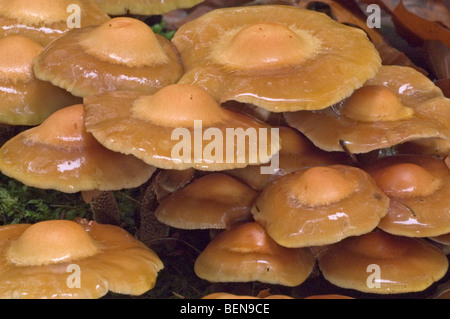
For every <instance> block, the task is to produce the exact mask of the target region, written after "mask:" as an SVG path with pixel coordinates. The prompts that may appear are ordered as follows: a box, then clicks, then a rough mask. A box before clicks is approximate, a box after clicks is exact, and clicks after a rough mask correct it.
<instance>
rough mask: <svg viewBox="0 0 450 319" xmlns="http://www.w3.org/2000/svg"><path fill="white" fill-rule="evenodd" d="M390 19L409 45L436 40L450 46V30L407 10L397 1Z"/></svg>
mask: <svg viewBox="0 0 450 319" xmlns="http://www.w3.org/2000/svg"><path fill="white" fill-rule="evenodd" d="M392 21H393V22H394V25H395V27H396V30H397V33H398V34H399V35H400V36H401V37H403V38H404V39H405V40H406V41H407V42H408V43H409V44H410V45H411V46H418V45H422V44H423V42H424V41H425V40H437V41H440V42H442V43H444V44H445V45H446V46H448V47H450V30H449V29H447V28H445V27H444V26H442V25H441V24H440V23H437V22H434V21H429V20H426V19H424V18H422V17H420V16H418V15H416V14H414V13H411V12H410V11H408V9H407V8H406V7H405V6H404V5H403V2H401V1H400V2H399V4H398V6H397V7H396V8H395V9H394V11H393V12H392Z"/></svg>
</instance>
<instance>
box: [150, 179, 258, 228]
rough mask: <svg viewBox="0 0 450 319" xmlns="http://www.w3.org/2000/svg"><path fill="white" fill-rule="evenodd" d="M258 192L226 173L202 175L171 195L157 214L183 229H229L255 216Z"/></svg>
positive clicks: (166, 221) (165, 222)
mask: <svg viewBox="0 0 450 319" xmlns="http://www.w3.org/2000/svg"><path fill="white" fill-rule="evenodd" d="M257 195H258V193H257V192H256V191H254V190H253V189H251V188H250V187H249V186H247V185H246V184H244V183H242V182H240V181H238V180H237V179H235V178H233V177H231V176H228V175H226V174H222V173H211V174H207V175H205V176H202V177H200V178H198V179H196V180H194V181H192V182H191V183H190V184H188V185H186V186H184V187H183V188H181V189H179V190H177V191H175V192H174V193H172V194H170V195H168V196H167V197H166V198H165V199H164V200H163V201H162V202H161V203H160V204H159V206H158V207H157V209H156V211H155V216H156V218H157V219H158V220H159V221H160V222H162V223H164V224H166V225H169V226H172V227H175V228H181V229H227V228H230V227H231V225H232V224H233V223H235V222H238V221H240V222H242V221H249V220H251V219H252V215H251V213H250V208H251V207H252V205H253V201H254V199H255V198H256V196H257Z"/></svg>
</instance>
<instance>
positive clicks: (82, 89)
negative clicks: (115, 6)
mask: <svg viewBox="0 0 450 319" xmlns="http://www.w3.org/2000/svg"><path fill="white" fill-rule="evenodd" d="M34 72H35V75H36V77H37V78H38V79H41V80H43V81H49V82H51V83H53V84H54V85H56V86H59V87H61V88H64V89H66V90H67V91H69V92H71V93H72V94H73V95H75V96H80V97H85V96H89V95H94V94H98V93H102V92H105V91H114V90H136V91H140V92H145V93H154V92H155V91H156V90H158V89H159V88H161V87H163V86H166V85H168V84H172V83H175V82H176V81H177V80H178V78H179V77H180V76H181V74H182V66H181V62H180V60H179V57H178V55H177V53H176V51H175V48H174V47H173V45H172V43H171V42H170V41H169V40H167V39H166V38H164V37H163V36H161V35H159V34H155V33H154V32H153V31H152V29H151V28H150V27H149V26H148V25H147V24H145V23H144V22H142V21H140V20H138V19H135V18H129V17H118V18H114V19H111V20H109V21H107V22H105V23H103V24H101V25H97V26H87V27H84V28H79V29H74V30H72V31H71V32H69V33H67V34H65V35H63V36H61V37H60V38H58V39H57V40H55V41H53V42H52V43H51V44H49V45H48V46H46V47H45V50H44V51H43V52H42V53H41V54H40V55H39V56H38V57H37V58H36V59H35V64H34Z"/></svg>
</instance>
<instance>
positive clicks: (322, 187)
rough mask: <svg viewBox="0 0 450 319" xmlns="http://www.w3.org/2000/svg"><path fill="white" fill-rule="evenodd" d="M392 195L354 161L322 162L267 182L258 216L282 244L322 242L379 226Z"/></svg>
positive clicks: (257, 204)
mask: <svg viewBox="0 0 450 319" xmlns="http://www.w3.org/2000/svg"><path fill="white" fill-rule="evenodd" d="M388 209H389V198H388V197H387V196H386V195H385V194H384V193H383V192H382V191H381V190H380V189H379V188H378V186H377V185H376V184H375V182H374V181H373V179H372V178H371V177H370V175H369V174H367V173H366V172H364V171H363V170H361V169H359V168H356V167H352V166H348V165H329V166H317V167H312V168H309V169H307V170H300V171H296V172H293V173H291V174H288V175H285V176H282V177H280V178H279V179H277V180H275V181H273V182H272V183H270V184H269V185H267V186H266V187H265V188H264V190H263V191H262V192H261V194H260V195H259V196H258V198H257V199H256V201H255V204H254V205H253V207H252V214H253V218H254V219H255V220H256V221H257V222H259V223H260V224H261V225H262V226H263V227H264V228H265V229H266V231H267V233H268V234H269V236H271V237H272V238H273V239H274V240H275V241H276V242H277V243H278V244H280V245H283V246H286V247H309V246H321V245H326V244H331V243H335V242H338V241H340V240H342V239H344V238H346V237H349V236H356V235H361V234H364V233H367V232H370V231H372V230H373V229H374V228H375V227H377V225H378V223H379V221H380V219H381V218H382V217H384V216H385V215H386V213H387V211H388Z"/></svg>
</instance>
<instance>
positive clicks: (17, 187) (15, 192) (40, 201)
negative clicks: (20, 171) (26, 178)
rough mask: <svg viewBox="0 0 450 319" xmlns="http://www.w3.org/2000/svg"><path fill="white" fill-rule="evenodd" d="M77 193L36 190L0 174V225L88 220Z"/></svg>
mask: <svg viewBox="0 0 450 319" xmlns="http://www.w3.org/2000/svg"><path fill="white" fill-rule="evenodd" d="M89 213H90V212H89V206H88V205H87V204H85V203H84V202H83V201H82V200H81V198H80V196H79V194H65V193H61V192H57V191H53V190H44V189H37V188H33V187H29V186H26V185H24V184H22V183H20V182H18V181H16V180H13V179H10V178H8V177H6V176H4V175H2V174H0V224H1V225H7V224H15V223H35V222H38V221H42V220H49V219H60V218H64V219H73V218H75V217H86V218H87V217H89V216H88V215H89Z"/></svg>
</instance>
